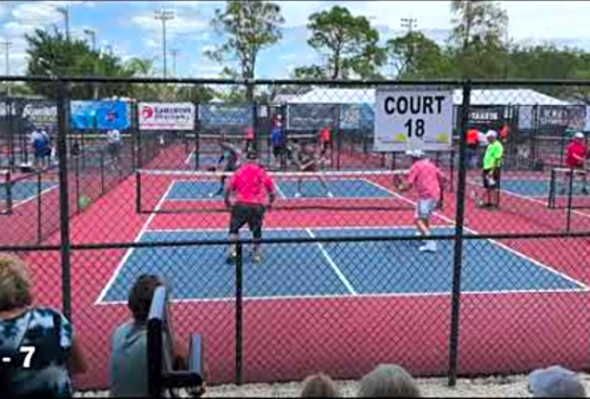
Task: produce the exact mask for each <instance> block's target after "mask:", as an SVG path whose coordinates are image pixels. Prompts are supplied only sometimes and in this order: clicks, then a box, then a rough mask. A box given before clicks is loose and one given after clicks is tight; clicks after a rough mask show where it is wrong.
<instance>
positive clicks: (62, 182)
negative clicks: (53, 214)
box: [57, 81, 72, 322]
mask: <svg viewBox="0 0 590 399" xmlns="http://www.w3.org/2000/svg"><path fill="white" fill-rule="evenodd" d="M57 86H58V87H57V89H58V90H57V91H58V96H57V126H58V130H57V153H58V158H59V205H60V240H61V245H60V255H61V268H62V273H61V277H62V310H63V313H64V315H65V316H66V318H68V320H70V322H71V321H72V286H71V258H70V256H71V243H70V218H69V215H70V205H69V195H68V159H67V143H66V139H67V132H68V120H69V93H68V91H69V88H68V86H67V83H66V82H64V81H59V82H58V83H57Z"/></svg>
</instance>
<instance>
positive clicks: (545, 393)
mask: <svg viewBox="0 0 590 399" xmlns="http://www.w3.org/2000/svg"><path fill="white" fill-rule="evenodd" d="M529 391H530V392H531V393H532V394H533V397H535V398H585V397H586V390H585V389H584V385H582V383H581V382H580V380H579V379H578V376H577V375H576V373H574V372H573V371H570V370H567V369H565V368H563V367H561V366H552V367H549V368H546V369H538V370H535V371H533V372H532V373H531V375H530V378H529Z"/></svg>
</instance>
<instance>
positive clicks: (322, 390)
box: [301, 373, 340, 398]
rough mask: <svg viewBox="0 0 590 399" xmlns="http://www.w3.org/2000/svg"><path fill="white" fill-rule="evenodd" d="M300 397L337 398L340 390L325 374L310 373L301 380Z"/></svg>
mask: <svg viewBox="0 0 590 399" xmlns="http://www.w3.org/2000/svg"><path fill="white" fill-rule="evenodd" d="M301 397H302V398H339V397H340V392H338V388H337V387H336V384H334V381H332V379H331V378H330V377H328V376H327V375H325V374H322V373H320V374H314V375H310V376H309V377H307V378H306V379H305V381H303V390H302V391H301Z"/></svg>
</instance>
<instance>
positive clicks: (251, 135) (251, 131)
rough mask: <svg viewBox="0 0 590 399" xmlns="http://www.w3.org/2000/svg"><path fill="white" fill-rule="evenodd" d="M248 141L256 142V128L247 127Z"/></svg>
mask: <svg viewBox="0 0 590 399" xmlns="http://www.w3.org/2000/svg"><path fill="white" fill-rule="evenodd" d="M245 133H246V140H254V128H251V127H247V128H246V130H245Z"/></svg>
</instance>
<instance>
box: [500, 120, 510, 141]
mask: <svg viewBox="0 0 590 399" xmlns="http://www.w3.org/2000/svg"><path fill="white" fill-rule="evenodd" d="M508 133H510V128H509V127H508V124H507V123H505V124H504V125H503V126H502V129H500V140H502V143H507V142H508Z"/></svg>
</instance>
